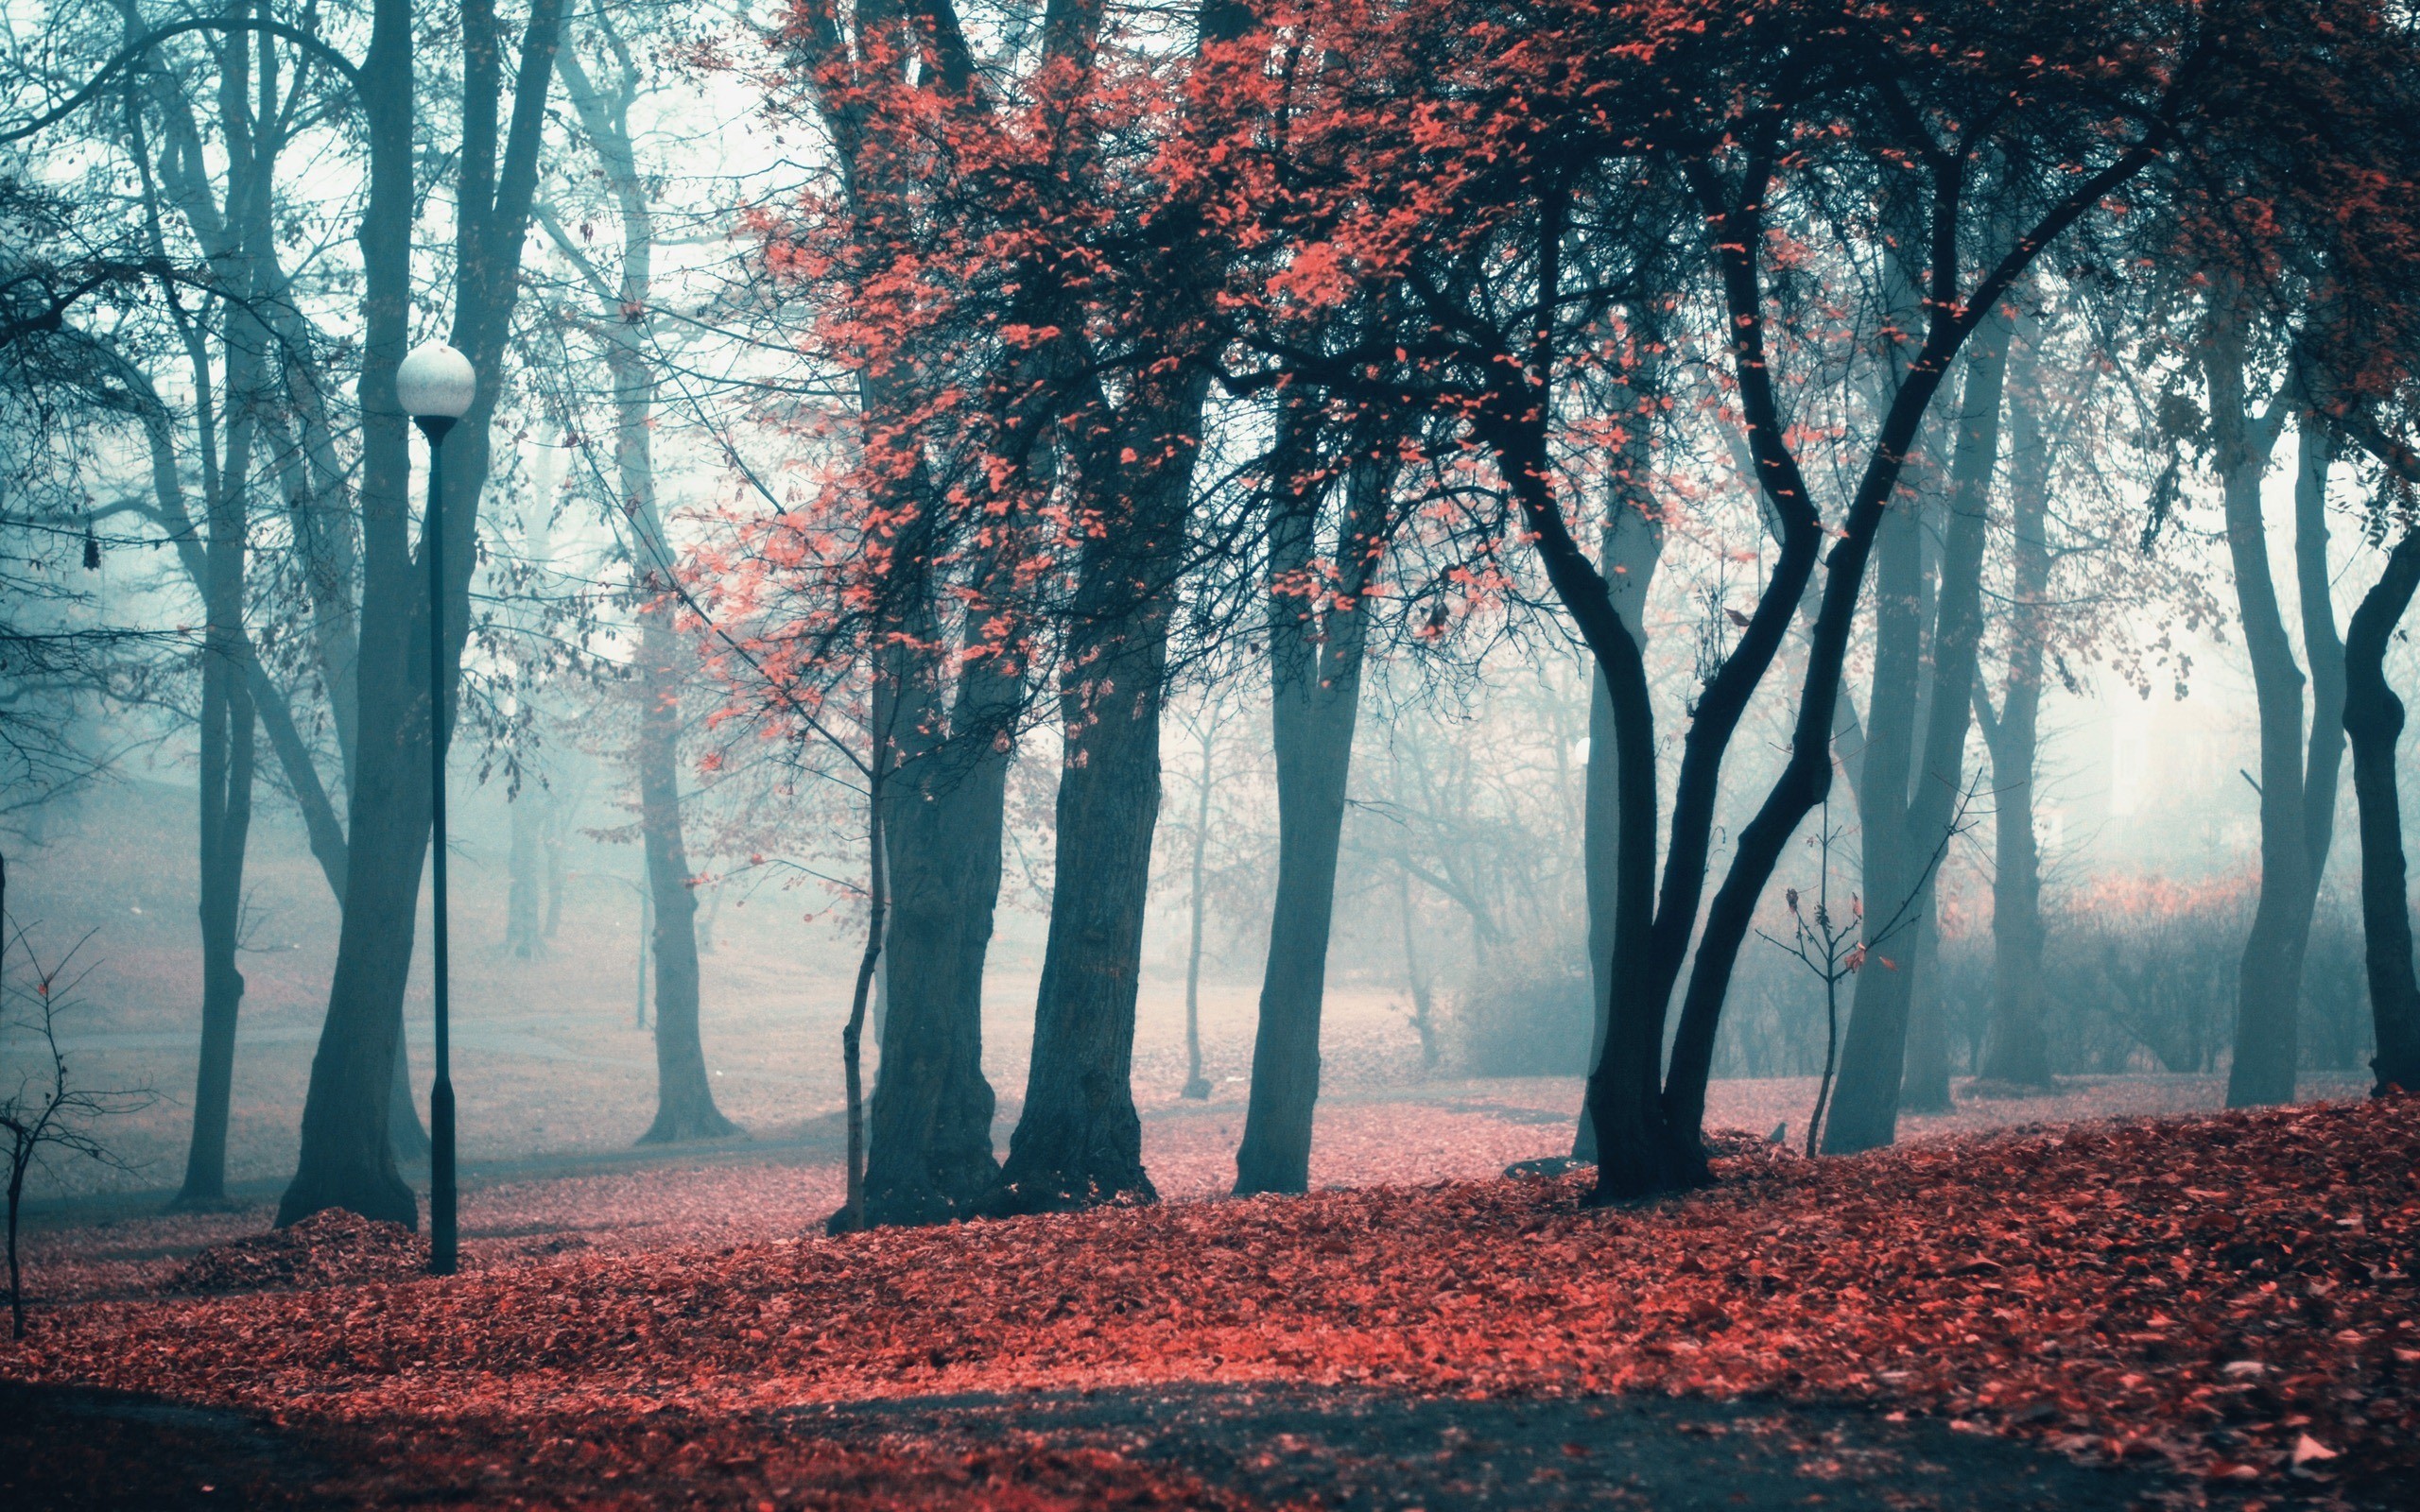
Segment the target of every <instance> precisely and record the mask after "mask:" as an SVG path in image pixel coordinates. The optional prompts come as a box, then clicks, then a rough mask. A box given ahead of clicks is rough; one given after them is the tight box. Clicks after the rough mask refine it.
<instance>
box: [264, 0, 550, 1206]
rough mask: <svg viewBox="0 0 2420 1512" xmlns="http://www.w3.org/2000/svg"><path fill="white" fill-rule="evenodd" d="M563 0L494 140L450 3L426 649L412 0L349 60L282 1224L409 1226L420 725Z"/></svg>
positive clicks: (457, 633)
mask: <svg viewBox="0 0 2420 1512" xmlns="http://www.w3.org/2000/svg"><path fill="white" fill-rule="evenodd" d="M411 23H412V12H411V6H410V3H409V0H376V3H375V5H374V6H373V8H372V21H371V41H370V51H369V54H368V56H367V57H366V58H365V59H364V60H363V67H362V71H361V77H362V89H361V96H362V114H363V124H364V133H365V136H366V137H367V140H368V142H369V146H370V158H371V168H370V193H369V202H368V205H367V207H366V208H365V210H364V212H363V215H362V222H361V232H360V239H361V247H362V259H363V296H362V311H363V316H362V326H363V352H362V379H361V407H362V483H361V501H362V575H363V576H362V609H361V639H360V647H359V652H358V665H359V691H358V696H357V710H356V717H357V719H358V721H359V735H358V751H357V753H356V759H355V777H356V781H355V782H354V789H353V792H352V793H351V795H350V805H349V806H350V810H351V813H350V823H349V825H348V833H347V840H348V847H347V857H346V876H345V894H344V896H345V909H344V921H343V925H342V927H341V930H340V932H339V934H338V936H337V963H336V971H335V974H334V979H333V980H332V982H331V984H330V987H329V992H328V1014H327V1019H326V1021H325V1022H324V1023H323V1024H322V1026H321V1029H320V1045H319V1050H318V1052H317V1054H316V1055H315V1056H314V1057H313V1058H312V1062H311V1084H310V1091H309V1092H308V1093H307V1094H306V1097H305V1100H304V1103H303V1109H302V1157H301V1160H299V1162H298V1165H297V1169H296V1171H295V1175H294V1179H293V1181H292V1182H291V1183H290V1184H289V1185H288V1186H287V1188H286V1190H285V1196H284V1197H283V1199H282V1200H281V1201H280V1202H279V1204H278V1221H279V1222H280V1223H281V1224H290V1223H293V1222H295V1221H297V1220H299V1219H301V1218H304V1217H307V1216H308V1215H310V1214H311V1213H313V1212H317V1211H320V1210H321V1209H323V1208H337V1207H340V1208H347V1209H350V1210H352V1211H355V1212H358V1213H360V1214H362V1215H363V1216H365V1217H370V1218H378V1219H385V1220H388V1221H391V1222H395V1223H402V1224H406V1225H416V1224H417V1222H418V1219H419V1206H418V1203H417V1202H416V1201H415V1199H414V1198H413V1195H412V1192H411V1189H410V1188H409V1187H407V1186H406V1185H405V1184H404V1181H403V1178H402V1177H401V1176H400V1175H399V1174H397V1172H396V1169H395V1162H394V1156H393V1153H392V1150H391V1148H390V1146H389V1131H388V1116H387V1115H388V1107H389V1089H390V1088H391V1086H392V1082H393V1078H394V1070H395V1068H394V1057H395V1047H396V1040H397V1039H398V1037H399V1036H400V1035H401V1033H402V1029H403V1002H404V987H405V983H406V979H407V977H408V976H409V973H410V970H411V956H412V934H413V916H414V908H415V904H416V902H417V901H418V896H419V892H420V881H421V870H422V868H423V865H424V864H425V862H426V857H427V851H428V836H429V794H428V784H427V781H426V774H427V770H428V756H429V745H430V742H432V741H436V742H438V743H440V744H442V743H443V741H444V740H445V738H446V736H447V734H448V732H449V731H450V728H451V725H452V721H453V716H454V709H453V704H454V696H455V688H456V684H457V682H458V676H459V672H460V667H461V655H462V645H463V643H464V640H465V638H466V636H467V634H468V629H469V621H470V613H469V610H470V587H471V574H472V567H473V563H474V561H475V558H476V555H477V549H478V529H477V525H478V502H479V491H480V489H481V486H482V485H483V484H484V482H485V480H486V476H487V468H488V459H489V438H488V425H489V422H490V421H491V419H492V418H493V414H494V409H495V403H496V399H497V397H498V390H499V388H500V387H501V384H502V379H503V354H504V343H505V338H506V335H507V328H508V325H509V320H508V317H509V316H510V311H511V307H512V302H513V300H514V298H515V297H516V295H517V294H518V292H519V284H520V266H521V252H522V247H523V244H524V242H525V240H526V239H527V227H528V222H529V210H530V202H531V198H532V197H533V195H534V193H535V191H536V188H537V176H538V148H539V145H540V138H541V135H542V133H543V129H544V119H545V112H544V108H545V95H546V91H547V84H548V81H549V80H550V79H551V78H552V77H553V76H554V53H555V43H556V40H557V36H558V33H559V31H560V28H561V25H562V0H536V3H535V4H534V6H533V8H532V9H531V11H530V16H529V21H528V25H527V28H526V29H525V30H524V32H523V35H522V44H521V59H520V65H519V73H518V77H517V78H516V80H515V86H514V89H513V92H512V100H513V110H512V120H511V125H510V132H509V134H508V135H507V136H506V137H505V139H504V141H503V143H502V153H501V163H499V156H498V130H497V127H498V120H497V112H498V106H499V103H500V100H501V98H502V96H503V93H504V91H503V87H502V77H501V76H502V56H501V54H502V49H501V46H500V43H499V38H498V32H497V26H496V20H495V15H494V12H493V9H492V8H491V7H490V6H489V5H487V4H486V3H485V0H471V3H470V4H469V5H467V6H466V7H465V8H464V16H463V28H462V29H463V53H464V72H463V91H462V95H463V112H462V115H463V131H462V151H461V154H460V167H459V174H458V192H457V200H458V206H459V209H458V228H457V242H458V249H457V263H458V268H457V274H456V289H455V312H454V317H455V318H454V332H453V336H454V345H455V346H456V347H458V348H459V349H460V350H461V351H462V352H464V353H465V354H466V355H468V356H469V358H470V359H471V364H472V367H473V369H475V371H476V372H477V374H478V379H479V392H478V398H477V399H476V401H475V403H474V404H473V406H472V409H471V412H470V414H469V415H468V416H466V417H465V418H464V420H463V421H462V422H461V423H460V424H458V425H457V426H456V427H455V429H454V431H453V432H452V434H451V436H450V438H449V439H448V441H447V444H446V446H445V448H444V457H445V466H446V469H447V477H446V489H445V507H446V511H447V513H448V515H449V516H451V517H452V518H449V519H448V520H446V521H445V526H446V528H445V531H444V538H445V541H446V547H447V558H446V560H445V561H444V562H443V563H441V569H442V576H443V578H444V582H445V585H446V593H445V597H446V600H447V602H446V604H445V606H444V610H445V621H444V623H445V629H446V635H445V641H446V647H445V651H444V654H443V656H442V658H441V662H440V664H439V665H438V666H436V667H433V668H432V667H430V666H428V665H427V664H426V661H425V659H424V658H423V656H422V655H420V654H417V652H418V648H419V647H422V646H424V645H425V644H427V639H428V638H427V625H426V621H425V619H424V617H423V616H424V615H425V613H426V606H425V605H424V604H423V602H422V591H421V584H422V582H423V580H424V577H425V573H424V569H423V567H422V566H421V565H420V564H417V563H416V562H415V561H414V555H415V554H414V552H413V551H412V549H411V545H410V518H409V515H410V501H409V488H408V481H409V480H408V476H407V473H408V453H407V450H406V434H405V421H406V417H405V416H404V415H403V414H402V413H401V411H400V409H399V408H398V406H397V404H396V402H395V395H394V374H395V368H396V365H397V364H398V363H399V362H400V361H401V360H402V358H403V354H404V346H405V341H406V301H407V300H408V299H409V295H410V278H409V257H410V243H411V220H412V199H413V197H412V182H411V176H412V151H413V140H412V115H413V111H412V93H413V84H412V78H413V60H412V56H411V49H412V37H411Z"/></svg>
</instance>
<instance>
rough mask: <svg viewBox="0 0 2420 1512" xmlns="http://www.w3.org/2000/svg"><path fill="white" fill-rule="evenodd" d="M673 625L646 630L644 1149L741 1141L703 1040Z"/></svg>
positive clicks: (641, 750) (647, 624)
mask: <svg viewBox="0 0 2420 1512" xmlns="http://www.w3.org/2000/svg"><path fill="white" fill-rule="evenodd" d="M670 618H671V610H669V609H668V608H666V607H665V606H662V605H657V606H654V607H651V608H650V609H649V610H648V611H647V614H646V617H645V618H644V619H643V621H642V622H641V626H640V629H639V657H640V660H641V662H643V663H644V667H643V670H642V671H641V673H640V676H639V696H640V698H641V700H642V706H641V708H640V711H639V743H638V767H639V831H640V838H641V842H642V844H643V845H644V847H645V849H646V851H647V878H648V897H649V898H650V899H651V900H652V901H653V902H654V904H655V929H654V944H655V1122H654V1123H653V1124H651V1125H648V1131H647V1132H646V1133H644V1134H642V1135H640V1136H639V1143H641V1144H669V1143H678V1142H680V1141H683V1140H717V1139H729V1138H731V1137H732V1136H733V1135H735V1134H737V1133H738V1132H739V1127H738V1125H735V1124H734V1123H732V1122H731V1120H729V1119H727V1118H725V1117H723V1115H722V1111H721V1109H719V1108H716V1107H715V1094H714V1088H713V1086H712V1085H711V1084H710V1083H709V1082H708V1080H707V1078H706V1055H705V1048H704V1045H703V1044H702V1042H701V1041H700V1039H699V1035H698V925H697V920H698V895H697V893H696V891H695V890H694V889H693V888H692V887H691V886H690V885H689V875H690V874H689V852H688V848H687V846H686V844H685V843H684V841H683V835H682V831H681V793H680V779H681V773H680V767H679V765H678V760H677V752H678V751H679V748H680V735H681V729H680V723H681V684H682V677H681V673H680V657H681V655H682V652H683V645H682V644H681V642H680V640H679V638H678V637H677V636H676V635H675V634H674V633H673V630H672V627H671V625H670V624H669V623H667V622H668V621H669V620H670Z"/></svg>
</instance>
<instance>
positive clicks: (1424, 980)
mask: <svg viewBox="0 0 2420 1512" xmlns="http://www.w3.org/2000/svg"><path fill="white" fill-rule="evenodd" d="M1395 912H1396V916H1397V918H1398V919H1400V920H1401V922H1402V924H1403V974H1404V985H1405V987H1406V988H1409V990H1410V992H1411V1026H1412V1028H1413V1030H1414V1031H1416V1032H1417V1033H1418V1034H1419V1036H1420V1069H1421V1070H1423V1071H1435V1070H1436V1069H1437V1015H1436V1005H1435V1003H1434V1001H1433V999H1432V997H1431V995H1430V993H1429V989H1428V972H1427V970H1426V968H1424V967H1423V966H1422V965H1421V964H1420V931H1419V926H1418V923H1417V921H1416V920H1415V919H1414V918H1413V915H1412V911H1411V873H1410V872H1409V871H1406V870H1398V871H1397V872H1396V873H1395Z"/></svg>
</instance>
